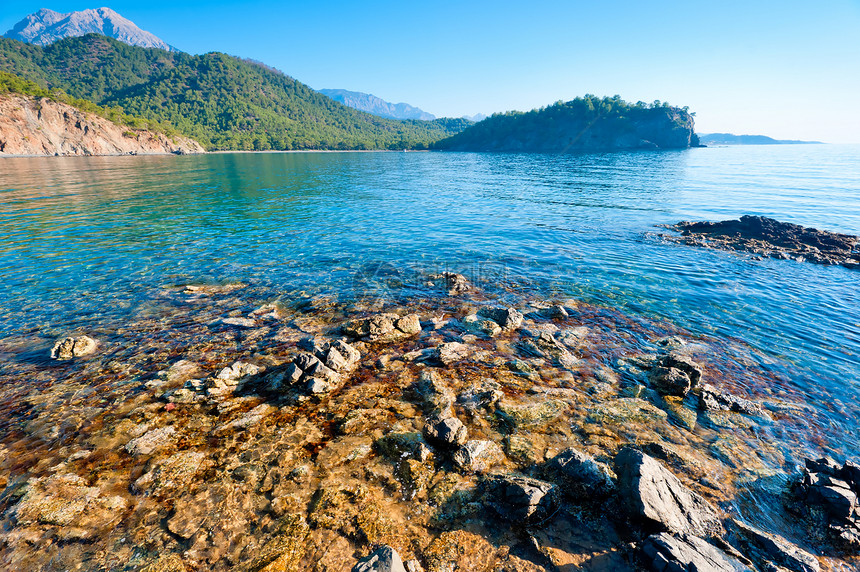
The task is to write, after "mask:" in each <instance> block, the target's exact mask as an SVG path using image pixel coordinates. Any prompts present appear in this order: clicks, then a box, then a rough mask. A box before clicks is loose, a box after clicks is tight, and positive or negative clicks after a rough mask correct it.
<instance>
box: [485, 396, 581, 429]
mask: <svg viewBox="0 0 860 572" xmlns="http://www.w3.org/2000/svg"><path fill="white" fill-rule="evenodd" d="M566 408H567V405H566V403H565V402H564V401H562V400H560V399H546V398H545V397H540V398H533V399H523V398H521V399H518V400H516V401H514V400H510V399H505V398H503V399H501V400H499V402H498V403H497V404H496V411H497V413H498V415H499V417H500V419H502V420H503V421H504V422H505V423H506V424H507V425H508V426H509V427H510V428H511V429H514V430H517V429H526V428H536V427H544V426H546V425H548V424H550V423H551V422H553V421H554V420H555V419H557V418H558V417H559V416H560V415H561V413H562V412H563V411H565V409H566Z"/></svg>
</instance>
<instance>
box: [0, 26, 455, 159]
mask: <svg viewBox="0 0 860 572" xmlns="http://www.w3.org/2000/svg"><path fill="white" fill-rule="evenodd" d="M0 71H5V72H8V73H12V74H15V75H17V76H20V77H22V78H26V79H28V80H31V81H33V82H35V83H36V84H38V86H39V87H40V88H43V89H46V90H57V89H59V90H63V91H64V92H65V93H67V94H68V95H69V96H70V97H72V98H76V99H83V100H87V101H90V102H93V103H95V104H97V105H99V106H102V107H104V108H108V109H117V110H121V112H122V113H124V114H128V115H131V116H135V117H139V118H141V120H143V121H147V122H151V123H153V124H158V125H164V124H167V125H170V126H172V127H173V128H175V130H176V131H177V132H178V133H180V134H182V135H185V136H188V137H192V138H194V139H196V140H197V141H199V142H200V143H201V144H202V145H204V146H205V147H206V148H207V149H210V150H216V149H243V150H270V149H283V150H287V149H425V148H427V147H429V146H430V145H431V144H432V143H434V142H436V141H438V140H440V139H442V138H445V137H447V136H450V135H452V134H454V133H457V132H459V131H461V130H463V129H464V128H465V127H467V126H468V125H469V123H470V122H468V121H467V120H463V119H437V120H435V121H415V120H411V121H397V120H391V119H384V118H380V117H375V116H373V115H370V114H367V113H363V112H360V111H357V110H354V109H351V108H349V107H346V106H344V105H341V104H340V103H337V102H335V101H332V100H331V99H329V98H328V97H326V96H324V95H322V94H320V93H318V92H316V91H314V90H312V89H311V88H309V87H308V86H306V85H304V84H302V83H301V82H298V81H296V80H295V79H293V78H291V77H289V76H287V75H284V74H282V73H281V72H279V71H277V70H274V69H272V68H269V67H267V66H265V65H261V64H259V63H258V62H252V61H248V60H242V59H240V58H236V57H233V56H229V55H226V54H222V53H217V52H213V53H209V54H203V55H199V56H194V55H190V54H185V53H181V52H167V51H164V50H159V49H154V48H140V47H135V46H129V45H126V44H123V43H121V42H118V41H116V40H113V39H111V38H107V37H104V36H99V35H95V34H90V35H86V36H82V37H77V38H66V39H63V40H60V41H58V42H56V43H54V44H51V45H49V46H45V47H40V46H34V45H30V44H25V43H23V42H19V41H17V40H12V39H8V38H0ZM119 112H120V111H117V113H119ZM164 128H165V129H168V128H167V127H166V126H165V127H164Z"/></svg>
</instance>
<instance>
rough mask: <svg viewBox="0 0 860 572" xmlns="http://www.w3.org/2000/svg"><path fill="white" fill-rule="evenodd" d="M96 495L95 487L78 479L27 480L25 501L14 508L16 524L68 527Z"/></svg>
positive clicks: (96, 489) (70, 477) (72, 476)
mask: <svg viewBox="0 0 860 572" xmlns="http://www.w3.org/2000/svg"><path fill="white" fill-rule="evenodd" d="M99 493H100V489H99V488H98V487H90V486H87V482H86V481H85V480H84V479H83V478H82V477H79V476H78V475H73V474H60V475H53V476H51V477H48V478H45V479H30V480H29V481H28V483H27V492H26V494H25V495H24V498H22V499H21V501H20V502H19V503H18V505H17V506H16V507H15V520H16V521H17V522H18V524H32V523H36V522H38V523H42V524H55V525H59V526H69V525H71V524H72V523H74V522H75V520H76V519H77V518H78V517H79V516H80V514H81V513H82V512H83V511H84V510H85V509H86V508H87V505H89V503H90V502H91V501H93V500H94V499H95V498H96V497H97V496H98V495H99Z"/></svg>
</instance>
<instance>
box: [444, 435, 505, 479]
mask: <svg viewBox="0 0 860 572" xmlns="http://www.w3.org/2000/svg"><path fill="white" fill-rule="evenodd" d="M504 459H505V454H504V452H502V449H501V447H499V446H498V445H497V444H495V443H494V442H492V441H481V440H473V441H467V442H466V443H465V444H464V445H463V446H462V447H460V448H459V449H458V450H457V452H456V453H454V457H453V460H454V464H455V465H456V466H457V467H458V468H459V469H460V470H463V471H473V472H484V471H486V470H487V469H489V468H490V467H492V466H493V465H496V464H498V463H501V462H502V461H504Z"/></svg>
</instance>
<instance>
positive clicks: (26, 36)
mask: <svg viewBox="0 0 860 572" xmlns="http://www.w3.org/2000/svg"><path fill="white" fill-rule="evenodd" d="M85 34H101V35H103V36H109V37H111V38H115V39H117V40H119V41H120V42H124V43H126V44H129V45H132V46H140V47H142V48H160V49H162V50H168V51H175V50H176V48H174V47H172V46H170V45H169V44H168V43H167V42H165V41H164V40H162V39H160V38H158V37H157V36H155V35H154V34H151V33H150V32H147V31H146V30H141V29H140V28H138V27H137V26H136V25H135V23H134V22H132V21H131V20H129V19H127V18H123V17H122V16H120V15H119V14H117V13H116V12H114V11H113V10H111V9H110V8H95V9H90V10H81V11H78V12H69V13H67V14H62V13H60V12H55V11H53V10H48V9H47V8H42V9H41V10H39V11H38V12H36V13H34V14H30V15H29V16H27V17H26V18H24V19H23V20H21V21H20V22H18V23H17V24H15V26H14V27H13V28H12V29H11V30H9V31H8V32H6V34H5V37H7V38H12V39H15V40H20V41H22V42H27V43H29V44H36V45H39V46H47V45H48V44H52V43H54V42H56V41H57V40H61V39H63V38H69V37H76V36H83V35H85Z"/></svg>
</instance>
